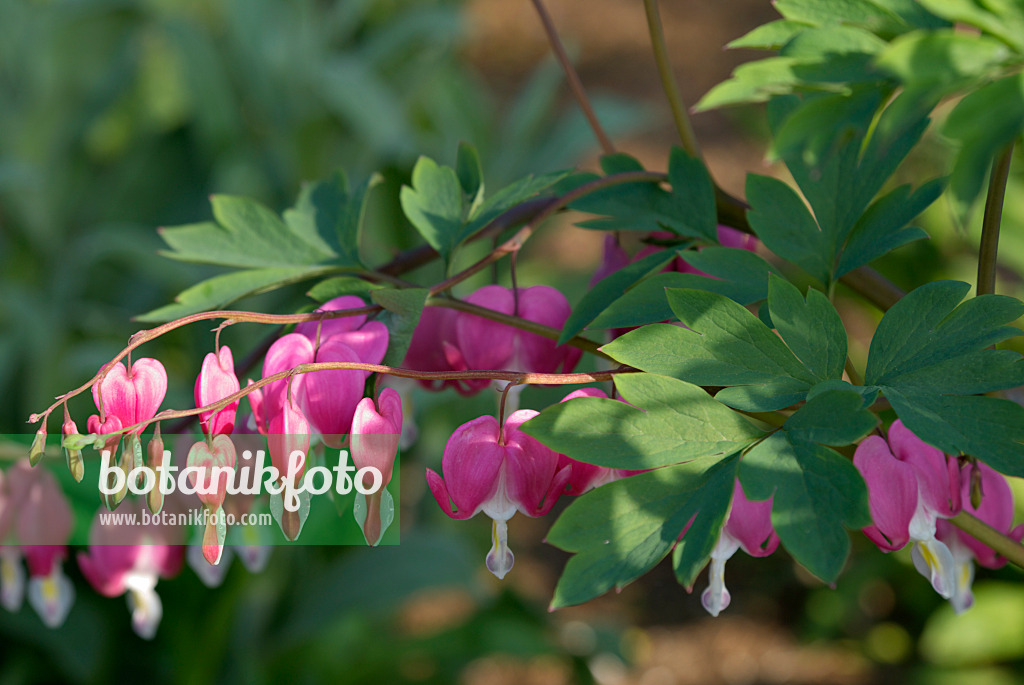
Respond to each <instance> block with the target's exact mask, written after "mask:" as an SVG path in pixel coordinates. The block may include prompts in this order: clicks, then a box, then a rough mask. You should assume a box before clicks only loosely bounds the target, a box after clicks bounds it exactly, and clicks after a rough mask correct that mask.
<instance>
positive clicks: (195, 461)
mask: <svg viewBox="0 0 1024 685" xmlns="http://www.w3.org/2000/svg"><path fill="white" fill-rule="evenodd" d="M187 467H188V468H189V469H196V468H198V469H201V471H199V472H198V473H197V472H196V471H195V470H190V471H189V473H188V476H189V482H190V483H191V484H192V487H194V488H196V489H197V492H196V494H197V495H199V499H200V501H202V503H203V504H205V505H206V506H207V507H209V508H210V509H211V510H213V511H216V510H217V509H218V508H220V506H221V505H222V504H224V496H225V495H226V494H227V487H228V480H229V479H230V478H232V477H233V475H232V474H233V473H234V470H235V445H234V443H233V442H231V438H229V437H228V436H226V435H218V436H215V437H214V438H213V440H212V441H210V443H209V444H207V443H206V442H197V443H196V444H194V445H192V449H190V450H189V451H188V462H187ZM197 481H198V484H197Z"/></svg>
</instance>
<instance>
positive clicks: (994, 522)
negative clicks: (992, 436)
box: [957, 462, 1014, 568]
mask: <svg viewBox="0 0 1024 685" xmlns="http://www.w3.org/2000/svg"><path fill="white" fill-rule="evenodd" d="M971 468H972V467H971V466H969V465H968V466H966V467H964V477H963V486H962V487H963V491H962V497H963V501H964V503H965V504H964V509H965V510H967V511H969V512H970V513H972V514H974V515H975V516H977V517H978V518H979V519H981V520H982V521H984V522H985V523H987V524H988V525H990V526H992V527H993V528H995V529H996V530H998V531H999V532H1000V533H1007V534H1008V533H1010V528H1011V527H1012V526H1013V513H1014V509H1013V491H1012V490H1010V484H1009V483H1008V482H1007V481H1006V478H1005V477H1004V476H1003V475H1002V474H1001V473H999V472H998V471H996V470H994V469H992V468H991V467H989V466H988V465H986V464H982V463H980V462H979V463H977V464H976V465H975V466H974V467H973V468H977V469H979V472H980V473H981V492H982V498H981V505H980V506H979V507H978V508H977V509H975V508H974V507H973V506H972V505H971V478H970V469H971ZM957 534H958V535H959V536H960V539H961V540H962V541H963V543H964V544H965V545H967V546H968V547H969V548H970V549H971V551H972V552H973V553H974V556H975V558H976V559H977V560H978V563H979V564H981V565H982V566H985V567H988V568H1000V567H1001V566H1003V565H1004V564H1005V563H1006V559H1004V558H1002V557H1000V556H999V555H998V554H997V553H996V552H995V550H993V549H992V548H991V547H989V546H987V545H984V544H982V543H981V542H978V540H977V539H975V538H973V537H971V536H970V535H968V534H967V533H965V532H963V531H962V530H960V529H959V528H958V529H957Z"/></svg>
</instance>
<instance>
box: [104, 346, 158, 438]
mask: <svg viewBox="0 0 1024 685" xmlns="http://www.w3.org/2000/svg"><path fill="white" fill-rule="evenodd" d="M166 393H167V371H166V370H164V365H163V364H161V363H160V362H159V361H157V360H156V359H149V358H143V359H136V360H135V362H134V363H133V364H132V365H131V368H130V369H126V368H125V366H124V364H123V363H122V362H118V363H117V364H114V365H113V366H112V367H110V370H109V371H107V374H106V376H104V377H103V380H102V381H100V382H99V383H96V384H95V385H93V386H92V397H93V401H94V402H95V403H96V408H97V409H99V410H100V415H99V416H96V415H93V416H90V417H89V421H88V428H89V432H90V433H109V432H114V431H113V430H110V426H111V424H110V423H109V422H110V418H111V417H116V418H117V419H118V420H119V421H120V422H121V426H122V427H126V426H132V425H135V424H136V423H141V422H143V421H148V420H150V419H151V418H153V417H154V416H155V415H156V412H157V409H159V408H160V403H161V402H163V401H164V395H165V394H166ZM104 427H106V430H102V428H104ZM94 429H95V430H94ZM118 430H120V429H118ZM134 432H135V434H136V435H138V434H140V433H141V432H142V429H141V428H140V429H137V430H135V431H134Z"/></svg>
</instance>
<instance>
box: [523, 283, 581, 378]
mask: <svg viewBox="0 0 1024 685" xmlns="http://www.w3.org/2000/svg"><path fill="white" fill-rule="evenodd" d="M571 313H572V307H570V306H569V301H568V300H566V299H565V295H563V294H562V293H560V292H558V291H557V290H555V289H554V288H552V287H550V286H546V285H535V286H533V287H532V288H526V289H520V291H519V316H521V317H523V318H524V319H528V320H530V321H535V322H537V323H540V324H544V325H545V326H550V327H551V328H557V329H561V328H562V327H563V326H564V325H565V322H566V320H567V319H568V318H569V315H570V314H571ZM519 345H520V348H521V356H520V358H521V359H522V360H523V361H524V362H525V363H526V369H524V370H525V371H532V372H534V373H555V372H556V371H558V369H559V367H564V369H565V370H566V371H570V370H572V368H573V367H575V366H576V362H578V361H579V358H580V354H582V351H581V350H579V349H577V348H575V347H569V346H568V345H561V346H560V345H558V344H557V343H556V341H554V340H552V339H551V338H545V337H544V336H542V335H538V334H536V333H528V332H526V331H519Z"/></svg>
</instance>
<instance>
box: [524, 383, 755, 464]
mask: <svg viewBox="0 0 1024 685" xmlns="http://www.w3.org/2000/svg"><path fill="white" fill-rule="evenodd" d="M615 385H616V387H617V388H618V389H619V391H620V392H621V393H622V395H623V397H625V398H626V400H627V401H629V402H630V403H631V404H632V405H634V406H630V405H629V404H625V403H623V402H619V401H617V400H611V399H604V398H595V397H584V398H577V399H573V400H569V401H568V402H559V403H558V404H555V405H552V406H550V407H548V408H547V409H545V410H544V411H542V412H541V413H540V414H538V415H537V416H535V417H534V418H533V419H531V420H530V421H528V422H526V423H524V424H523V427H522V430H523V431H524V432H526V433H527V434H529V435H532V436H533V437H535V438H537V439H538V440H540V441H541V442H542V443H544V444H545V445H547V446H548V447H550V448H551V449H553V450H555V451H557V452H559V453H560V454H565V455H568V456H570V457H572V458H573V459H576V460H578V461H584V462H587V463H591V464H599V465H601V466H608V467H612V468H621V469H648V468H655V467H658V466H664V465H666V464H678V463H680V462H683V461H688V460H691V459H697V458H700V457H711V456H728V455H730V454H733V453H735V452H737V451H739V450H740V449H742V448H743V447H744V446H746V445H747V444H749V443H750V441H751V440H753V439H754V438H756V437H757V436H759V435H760V432H759V431H758V430H757V429H755V428H754V427H753V426H752V425H751V424H750V422H748V421H747V420H746V419H744V418H743V417H742V416H740V415H739V414H737V413H736V412H733V411H731V410H729V409H727V408H726V407H724V406H723V405H722V404H720V403H719V402H717V401H715V400H714V399H713V398H712V397H711V396H710V395H708V394H707V393H706V392H704V390H702V389H701V388H698V387H696V386H694V385H690V384H689V383H684V382H682V381H679V380H676V379H674V378H666V377H663V376H657V375H653V374H625V375H621V376H618V377H617V378H616V379H615Z"/></svg>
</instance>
